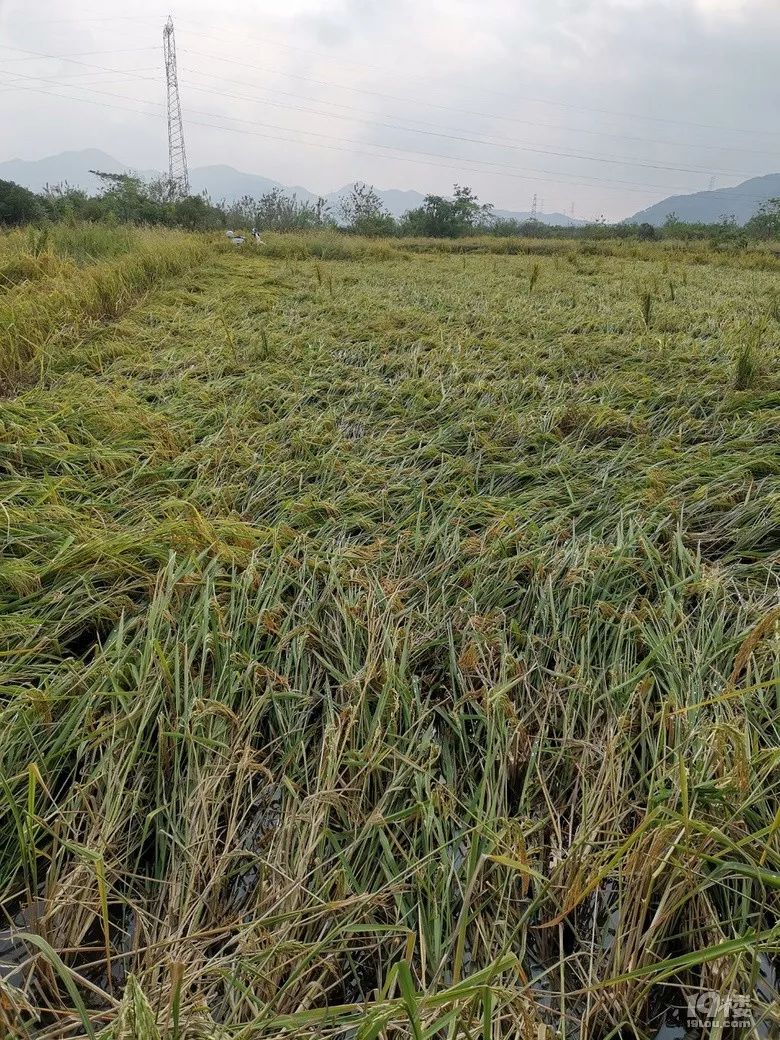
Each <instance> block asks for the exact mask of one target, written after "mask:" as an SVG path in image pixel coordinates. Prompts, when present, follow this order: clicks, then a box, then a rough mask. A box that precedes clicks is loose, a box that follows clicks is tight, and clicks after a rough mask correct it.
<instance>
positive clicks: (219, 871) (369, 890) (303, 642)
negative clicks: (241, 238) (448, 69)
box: [0, 239, 780, 1040]
mask: <svg viewBox="0 0 780 1040" xmlns="http://www.w3.org/2000/svg"><path fill="white" fill-rule="evenodd" d="M270 250H271V252H273V253H275V254H283V253H285V252H287V253H289V254H290V255H289V256H287V257H285V256H283V255H276V256H274V257H271V258H268V257H264V256H261V255H258V254H257V253H254V252H252V251H251V250H250V249H246V250H244V251H242V252H241V253H240V254H239V253H224V252H217V251H216V250H215V251H214V252H213V253H212V255H211V256H210V258H208V259H207V260H206V261H205V262H204V263H203V264H202V265H198V264H195V263H193V265H192V266H191V268H190V269H189V270H186V271H185V272H184V273H183V274H180V275H178V276H176V275H171V277H170V278H169V280H168V281H166V282H165V283H164V284H161V285H160V286H159V287H158V288H157V289H156V290H155V291H154V292H153V293H152V294H151V295H150V296H149V297H148V298H147V299H145V300H144V301H142V302H140V303H139V304H138V305H137V306H135V307H133V308H132V309H130V310H129V311H128V312H127V313H126V314H125V315H124V316H123V317H122V316H120V317H116V318H115V319H114V320H111V321H108V322H106V323H104V324H102V325H101V326H99V327H96V326H94V325H90V326H89V328H88V329H87V331H86V332H85V331H84V329H83V328H80V329H79V330H78V334H76V332H74V334H73V335H70V336H60V337H59V338H58V339H57V340H56V349H55V348H54V347H52V345H51V344H49V345H48V346H44V347H43V348H42V349H41V350H40V352H39V355H38V356H37V359H36V361H35V368H36V371H35V373H34V375H31V374H30V373H29V372H28V373H27V376H26V382H20V385H19V386H18V387H17V389H16V391H15V392H13V393H10V394H9V395H8V396H7V397H6V399H5V400H3V401H2V415H1V417H0V467H1V468H2V472H3V485H2V498H1V499H0V506H1V507H2V508H1V510H0V524H2V527H3V528H4V530H5V534H6V537H7V540H8V542H7V548H6V553H5V555H4V557H3V560H2V564H0V608H1V609H2V617H0V635H1V636H2V642H3V646H2V648H0V649H1V650H2V656H1V657H0V676H1V677H2V683H3V685H2V687H0V712H1V713H2V717H0V787H1V790H2V796H1V797H2V804H0V808H1V809H2V813H1V814H0V906H2V907H3V908H4V914H3V916H4V917H5V918H6V920H5V921H3V920H0V960H1V959H2V958H3V957H5V960H6V967H5V968H3V967H2V966H0V1022H1V1021H2V1015H3V1014H5V1015H6V1018H7V1020H8V1022H9V1023H12V1024H13V1027H14V1028H17V1029H18V1030H19V1033H18V1035H21V1036H25V1035H27V1036H32V1037H36V1036H40V1037H43V1036H47V1037H54V1036H57V1037H59V1036H83V1035H88V1034H89V1032H90V1030H91V1031H93V1032H94V1033H99V1032H100V1030H102V1029H105V1028H110V1029H113V1030H114V1035H117V1036H119V1035H121V1036H126V1035H130V1036H139V1037H140V1036H141V1035H143V1036H144V1037H147V1036H149V1037H153V1036H155V1035H156V1031H157V1030H159V1033H160V1035H161V1036H163V1037H166V1038H167V1037H196V1036H198V1037H217V1036H223V1037H233V1036H235V1037H238V1036H240V1037H242V1038H249V1037H255V1036H258V1037H259V1036H266V1035H268V1036H277V1035H280V1034H281V1032H282V1031H285V1035H286V1036H293V1037H304V1036H306V1037H308V1036H312V1037H313V1036H321V1035H323V1034H325V1035H333V1036H340V1037H344V1036H347V1035H349V1036H352V1035H354V1034H353V1032H352V1031H353V1030H355V1029H360V1030H362V1032H361V1033H360V1036H361V1037H365V1038H368V1037H372V1038H373V1037H374V1036H377V1035H378V1034H379V1031H380V1030H382V1031H384V1032H383V1035H385V1036H390V1035H393V1036H398V1035H401V1036H405V1035H409V1036H414V1037H415V1038H416V1040H420V1038H421V1037H427V1036H433V1035H434V1033H436V1032H438V1033H439V1034H440V1035H444V1033H445V1031H447V1035H451V1036H453V1037H454V1036H456V1035H467V1036H471V1037H476V1036H478V1035H481V1036H482V1037H484V1038H485V1040H487V1038H488V1037H490V1036H493V1037H496V1038H497V1037H499V1036H501V1037H504V1036H512V1037H517V1038H518V1040H519V1038H521V1037H522V1038H525V1037H529V1036H533V1037H537V1036H538V1037H542V1036H545V1035H547V1036H552V1035H553V1034H554V1032H556V1031H558V1032H559V1033H560V1034H561V1035H564V1033H565V1035H566V1036H569V1037H573V1036H581V1037H583V1038H584V1037H601V1036H604V1037H605V1036H607V1035H610V1036H622V1037H629V1036H630V1037H651V1036H655V1035H657V1034H658V1035H662V1036H664V1037H667V1038H675V1037H682V1036H683V1034H684V1033H685V1029H686V1025H687V1023H686V1017H687V1011H686V1008H687V1000H688V998H691V997H692V998H693V999H694V1000H695V998H696V997H697V996H698V995H699V994H700V993H701V992H707V991H713V992H714V993H715V994H716V998H715V999H716V1000H717V999H718V997H717V995H719V996H720V999H721V1002H723V1000H724V999H725V997H726V996H728V995H737V996H740V997H746V998H747V999H748V1000H749V1003H750V1021H751V1023H752V1025H751V1028H754V1030H755V1032H754V1034H753V1035H762V1036H767V1035H770V1034H771V1031H772V1029H773V1028H775V1029H776V1028H777V1003H776V1001H777V993H776V984H777V982H776V974H775V973H776V967H777V963H778V962H777V958H778V954H779V953H780V932H778V927H777V919H778V910H779V909H780V896H779V894H778V892H779V888H780V814H778V804H779V803H778V788H779V787H780V779H779V777H780V772H779V771H778V768H777V767H778V748H779V747H780V741H779V740H778V737H779V730H780V723H779V722H778V719H779V718H780V714H779V713H778V708H780V695H779V694H778V689H779V687H780V658H779V657H778V648H779V646H780V643H779V642H778V623H780V610H778V602H779V601H778V580H777V577H778V571H777V560H778V553H779V552H780V449H779V447H778V445H779V444H780V441H779V440H778V433H780V383H778V378H777V352H778V348H777V343H778V338H780V325H778V318H780V306H779V305H778V303H777V295H776V294H777V293H778V281H777V273H776V270H775V266H776V261H773V260H772V259H771V258H770V257H766V256H763V257H761V256H753V255H752V254H735V255H733V256H729V255H720V254H715V253H708V252H706V251H703V252H702V251H700V252H699V253H698V254H693V253H687V252H684V251H674V250H665V251H662V250H661V247H656V248H654V247H644V248H642V249H636V248H635V249H633V250H631V249H630V248H628V247H625V249H624V250H623V252H625V254H626V255H622V254H621V247H619V245H618V246H616V247H614V248H611V249H606V248H603V247H598V246H591V247H589V246H584V247H583V246H582V245H580V246H577V244H574V243H566V244H560V245H559V244H555V243H552V244H549V243H548V244H545V245H544V249H543V251H542V252H541V253H540V254H539V255H534V256H529V255H523V254H520V255H491V254H459V253H455V252H452V253H438V252H422V253H414V252H411V251H408V252H407V251H406V250H405V249H395V248H393V247H391V246H382V245H380V246H376V247H370V246H366V247H365V249H364V250H357V249H356V250H355V252H356V253H360V252H361V251H362V252H364V254H365V255H364V256H363V257H362V258H361V257H360V256H356V257H355V258H353V259H343V260H336V259H330V260H329V259H327V256H326V257H325V258H315V257H313V256H306V255H305V253H306V252H307V250H306V249H301V248H298V246H295V247H294V248H293V247H291V246H289V245H286V244H285V240H283V239H277V240H274V241H273V242H272V244H271V246H270ZM320 251H322V250H320ZM610 252H612V253H614V254H615V255H606V254H608V253H610ZM13 291H16V290H13ZM20 931H22V932H23V933H24V934H23V935H22V936H21V937H20V936H19V935H18V933H19V932H20ZM25 936H26V938H25ZM3 977H4V978H5V981H3ZM721 1006H723V1004H721ZM676 1009H682V1010H676ZM36 1016H37V1017H36ZM133 1016H135V1017H136V1019H137V1020H138V1021H140V1022H142V1023H143V1029H141V1026H136V1027H134V1028H136V1032H135V1033H129V1034H128V1033H122V1032H121V1030H122V1029H123V1028H125V1029H128V1028H130V1027H129V1026H128V1022H130V1021H131V1020H132V1019H133ZM773 1016H774V1018H773ZM773 1021H774V1023H775V1025H774V1026H773V1025H772V1022H773ZM6 1028H7V1029H12V1026H11V1025H7V1026H6ZM25 1029H26V1031H27V1032H26V1033H25V1032H24V1030H25ZM719 1029H720V1024H719V1023H718V1022H717V1021H716V1022H715V1023H714V1024H713V1025H712V1026H711V1027H709V1026H705V1028H704V1033H703V1035H706V1036H710V1035H712V1036H713V1037H714V1036H716V1035H720V1034H719V1032H718V1030H719ZM139 1030H141V1031H139ZM659 1030H660V1034H659ZM10 1035H11V1036H14V1035H15V1034H14V1033H13V1031H11V1033H10Z"/></svg>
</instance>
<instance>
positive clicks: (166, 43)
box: [163, 15, 190, 198]
mask: <svg viewBox="0 0 780 1040" xmlns="http://www.w3.org/2000/svg"><path fill="white" fill-rule="evenodd" d="M163 52H164V54H165V80H166V83H167V86H168V191H169V192H170V196H171V198H181V197H182V196H184V195H189V193H190V178H189V174H188V173H187V153H186V151H185V150H184V124H183V123H182V118H181V102H180V101H179V78H178V75H177V73H176V37H175V36H174V33H173V19H172V18H171V16H170V15H169V16H168V21H167V22H166V23H165V28H164V29H163Z"/></svg>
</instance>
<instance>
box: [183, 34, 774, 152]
mask: <svg viewBox="0 0 780 1040" xmlns="http://www.w3.org/2000/svg"><path fill="white" fill-rule="evenodd" d="M187 32H189V34H190V35H192V36H200V37H202V38H203V39H209V40H215V39H220V37H219V35H218V34H215V33H214V32H209V33H199V32H196V31H195V30H193V29H189V30H187ZM221 39H222V40H223V41H225V42H229V43H231V45H232V44H235V40H230V41H228V40H227V39H226V37H224V36H223V37H221ZM242 40H243V41H244V42H245V43H246V42H256V43H258V44H261V45H262V46H263V47H264V48H267V47H268V39H267V38H266V39H263V40H258V39H257V38H256V37H255V38H252V37H246V36H243V35H242ZM274 46H279V47H283V48H284V49H285V50H293V51H294V50H297V51H301V52H302V53H306V54H312V55H315V56H317V57H321V58H324V59H325V60H326V61H330V62H332V63H335V64H347V65H355V66H356V67H358V68H366V69H372V70H374V71H377V72H384V73H386V74H389V75H391V76H393V77H397V75H398V69H394V68H391V67H389V66H382V65H368V64H365V63H362V62H351V61H348V60H347V61H344V60H342V59H334V58H332V57H330V55H326V54H325V53H324V52H322V51H315V50H304V49H303V48H300V47H294V46H292V45H291V44H286V43H282V42H278V41H275V42H274ZM225 60H227V59H225ZM250 67H251V66H250ZM408 75H409V76H410V78H412V79H419V80H424V81H427V82H432V81H433V80H432V77H430V76H419V75H415V74H414V73H409V74H408ZM433 82H435V81H433ZM470 93H474V94H480V93H481V94H483V95H485V94H491V95H492V96H493V97H503V98H507V99H508V100H510V101H513V102H517V101H524V102H533V103H534V104H540V105H551V106H554V107H558V108H566V109H572V110H574V111H580V112H593V113H596V114H598V115H607V116H612V117H617V118H619V119H643V120H647V121H648V122H653V123H669V124H670V125H673V126H687V127H695V128H697V129H700V130H718V131H720V132H724V131H725V132H727V133H733V134H751V135H753V136H758V137H765V136H766V135H767V133H769V134H770V135H771V136H774V137H777V136H780V132H778V131H767V130H765V129H764V128H762V129H758V130H753V129H749V128H746V127H727V126H722V125H721V126H719V125H716V124H713V123H698V122H693V121H689V120H681V119H667V118H665V117H663V116H648V115H644V114H642V113H641V112H622V111H617V110H614V109H605V108H596V107H592V106H588V105H577V104H574V103H572V102H568V101H557V100H555V99H553V98H539V97H533V96H528V95H519V94H514V93H513V94H509V93H507V92H506V91H500V90H489V89H487V90H486V89H485V88H482V89H481V90H479V89H478V90H474V91H470Z"/></svg>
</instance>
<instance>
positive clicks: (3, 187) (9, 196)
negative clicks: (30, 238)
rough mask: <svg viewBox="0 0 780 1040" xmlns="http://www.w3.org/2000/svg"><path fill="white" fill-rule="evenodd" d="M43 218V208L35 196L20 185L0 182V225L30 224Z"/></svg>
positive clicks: (44, 211)
mask: <svg viewBox="0 0 780 1040" xmlns="http://www.w3.org/2000/svg"><path fill="white" fill-rule="evenodd" d="M45 216H46V210H45V207H44V205H43V203H42V202H41V200H40V198H39V197H38V196H37V195H35V194H33V192H31V191H28V189H27V188H23V187H22V186H21V184H15V183H14V182H13V181H0V225H5V226H6V227H15V226H17V225H19V224H31V223H34V222H35V221H36V220H42V219H43V218H44V217H45Z"/></svg>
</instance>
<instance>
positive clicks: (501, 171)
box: [14, 74, 766, 202]
mask: <svg viewBox="0 0 780 1040" xmlns="http://www.w3.org/2000/svg"><path fill="white" fill-rule="evenodd" d="M14 75H17V74H14ZM26 78H32V79H35V78H36V77H26ZM20 89H28V90H31V91H32V92H34V93H40V94H46V95H50V96H54V97H60V98H64V99H65V100H69V101H80V102H87V103H89V104H93V105H98V106H100V107H104V108H114V109H117V110H119V111H124V112H127V111H131V112H137V109H134V108H133V109H128V108H125V107H123V106H119V105H114V104H111V103H106V102H100V101H94V100H92V99H91V98H78V97H73V96H72V95H69V94H57V93H55V92H53V91H48V90H43V89H40V88H34V87H29V88H27V87H24V88H20ZM76 89H80V90H88V89H90V88H85V87H76ZM99 93H103V94H105V93H107V92H105V91H100V92H99ZM109 96H114V97H120V98H121V97H124V96H123V95H109ZM126 100H128V101H130V100H133V99H131V98H126ZM143 104H146V105H150V106H152V107H155V108H158V109H162V106H161V105H158V104H157V103H155V102H148V101H145V102H143ZM210 115H212V116H214V115H215V114H210ZM216 118H222V117H220V116H216ZM228 118H231V119H232V118H233V117H228ZM236 121H240V122H248V121H246V120H236ZM188 123H189V124H190V125H194V126H201V127H207V128H209V129H214V130H219V131H222V132H224V133H234V134H239V135H244V136H251V137H259V138H263V139H265V140H275V141H282V142H284V143H287V144H295V145H300V146H302V147H305V148H312V147H314V148H324V149H327V150H329V151H337V152H345V153H347V154H350V155H363V156H366V157H368V158H371V159H385V160H388V159H389V160H391V161H393V162H406V163H412V164H414V165H423V166H431V167H435V168H438V169H448V170H454V171H456V172H457V173H460V174H462V173H463V172H466V171H468V172H472V173H478V172H480V170H477V169H474V164H477V163H478V164H479V165H480V166H487V167H491V169H489V171H488V172H491V173H494V175H495V176H500V177H504V178H510V179H513V180H522V181H536V180H538V179H539V177H540V176H543V177H545V179H546V180H547V182H548V183H553V184H562V185H565V186H569V187H571V186H572V184H574V185H576V186H579V187H582V186H583V184H584V181H583V179H582V178H581V179H580V180H578V181H577V180H573V179H571V178H569V179H567V180H561V179H560V178H559V175H558V174H556V173H553V172H552V171H547V170H533V171H529V172H530V173H531V174H532V175H530V176H529V175H525V174H522V173H519V172H518V171H517V169H516V168H515V167H506V166H502V165H501V164H498V163H490V162H483V161H482V160H476V159H468V158H464V157H460V156H447V155H440V154H438V153H426V152H412V153H411V154H413V155H415V156H420V157H421V158H407V157H406V156H398V155H387V154H382V153H381V152H377V151H374V152H369V151H365V148H364V147H361V148H357V149H356V148H354V147H349V148H343V147H340V146H338V145H333V144H326V143H322V142H319V141H316V142H314V141H301V140H300V139H296V138H291V137H290V136H284V137H281V136H279V135H278V134H270V133H266V132H259V131H256V130H242V129H239V128H237V127H229V126H222V125H219V124H216V123H209V122H204V121H202V120H196V119H192V118H190V119H188ZM252 125H261V126H265V125H269V126H273V124H252ZM278 129H280V130H282V131H283V133H284V134H286V135H290V134H296V133H304V134H306V135H309V136H317V137H319V138H324V139H325V140H336V141H338V140H347V142H348V143H349V144H362V143H361V142H353V141H350V140H349V139H343V138H333V137H330V136H329V135H326V134H317V133H315V132H314V131H306V130H296V129H293V128H288V127H278ZM377 147H379V148H382V149H383V150H384V152H389V151H406V152H409V151H410V150H409V149H399V148H396V147H395V146H385V145H379V146H377ZM432 159H436V160H442V159H444V160H452V161H454V162H457V163H458V164H459V165H457V166H455V165H452V164H451V163H448V162H446V161H445V162H441V161H431V160H432ZM464 164H466V165H464ZM482 172H484V171H482ZM564 176H565V175H564ZM584 180H585V181H587V182H589V183H590V184H591V185H592V184H598V185H600V186H601V185H610V184H614V183H616V182H613V181H608V180H605V179H604V178H598V177H589V178H585V179H584ZM650 187H653V188H655V189H659V188H660V186H658V185H653V186H651V185H644V186H643V185H640V184H637V183H632V182H624V184H621V187H620V189H619V190H621V191H622V192H625V191H631V192H640V193H641V194H643V195H646V194H647V192H646V191H645V190H643V189H644V188H650ZM603 190H610V189H609V188H608V187H607V188H606V189H603ZM612 190H618V189H612ZM660 190H664V191H668V190H670V189H669V188H660ZM680 190H681V191H685V190H686V189H680ZM719 197H720V198H722V199H724V200H725V199H727V198H735V199H740V200H744V199H750V200H755V201H758V202H764V201H766V196H764V195H745V194H743V193H740V194H733V195H732V194H727V193H723V194H721V195H720V196H719Z"/></svg>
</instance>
